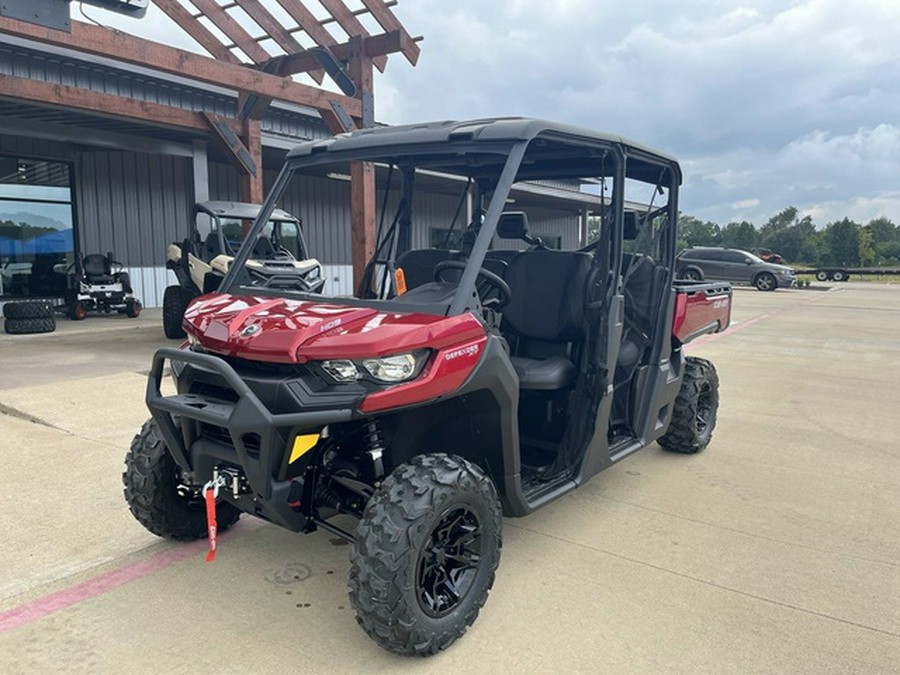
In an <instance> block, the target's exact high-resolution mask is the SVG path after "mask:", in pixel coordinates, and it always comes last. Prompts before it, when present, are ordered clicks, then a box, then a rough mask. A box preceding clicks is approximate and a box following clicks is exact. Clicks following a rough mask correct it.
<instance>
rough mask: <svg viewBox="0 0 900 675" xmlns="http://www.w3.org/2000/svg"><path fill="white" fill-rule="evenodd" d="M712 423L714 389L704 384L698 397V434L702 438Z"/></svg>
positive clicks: (707, 383) (706, 383)
mask: <svg viewBox="0 0 900 675" xmlns="http://www.w3.org/2000/svg"><path fill="white" fill-rule="evenodd" d="M711 421H712V388H711V387H710V386H709V382H704V383H703V385H702V386H701V387H700V394H699V395H698V396H697V434H698V435H700V436H702V435H703V434H705V433H706V430H707V429H709V423H710V422H711Z"/></svg>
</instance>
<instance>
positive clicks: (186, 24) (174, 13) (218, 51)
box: [72, 0, 240, 64]
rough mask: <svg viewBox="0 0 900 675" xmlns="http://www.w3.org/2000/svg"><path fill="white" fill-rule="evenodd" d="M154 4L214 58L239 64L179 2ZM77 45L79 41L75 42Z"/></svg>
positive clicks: (170, 0)
mask: <svg viewBox="0 0 900 675" xmlns="http://www.w3.org/2000/svg"><path fill="white" fill-rule="evenodd" d="M153 4H154V5H156V6H157V7H159V8H160V9H161V10H162V11H163V12H165V14H167V15H168V17H169V18H170V19H172V21H174V22H175V23H177V24H178V25H179V26H181V28H182V29H183V30H184V31H185V32H186V33H187V34H188V35H190V36H191V37H192V38H194V40H196V42H197V44H199V45H200V46H201V47H203V49H205V50H206V51H208V52H209V53H210V54H211V55H212V56H213V58H216V59H218V60H219V61H225V62H226V63H234V64H238V63H240V61H239V60H238V58H237V57H236V56H235V55H234V54H232V53H231V51H230V50H229V49H228V48H227V47H226V46H225V45H223V44H222V43H221V42H220V41H219V38H217V37H216V36H215V35H213V34H212V32H210V30H209V29H208V28H207V27H206V26H204V25H203V24H202V23H200V22H199V21H197V20H196V19H194V17H193V16H191V13H190V12H188V11H187V10H186V9H185V8H184V7H183V6H182V5H181V4H180V3H179V2H178V0H153ZM77 25H79V24H78V23H76V22H75V21H73V22H72V33H73V35H74V33H75V26H77ZM75 43H76V44H77V43H78V42H77V40H76V41H75Z"/></svg>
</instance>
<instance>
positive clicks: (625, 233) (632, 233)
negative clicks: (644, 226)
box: [622, 211, 640, 241]
mask: <svg viewBox="0 0 900 675" xmlns="http://www.w3.org/2000/svg"><path fill="white" fill-rule="evenodd" d="M639 221H640V218H638V214H637V211H626V212H625V213H624V214H623V219H622V239H624V240H626V241H634V240H635V239H637V235H638V222H639Z"/></svg>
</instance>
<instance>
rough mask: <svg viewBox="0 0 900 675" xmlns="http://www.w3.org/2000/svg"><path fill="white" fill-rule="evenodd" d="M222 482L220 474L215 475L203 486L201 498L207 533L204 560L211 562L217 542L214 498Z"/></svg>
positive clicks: (214, 557) (217, 494)
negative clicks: (207, 546) (204, 510)
mask: <svg viewBox="0 0 900 675" xmlns="http://www.w3.org/2000/svg"><path fill="white" fill-rule="evenodd" d="M224 484H225V479H224V478H222V477H221V476H216V477H215V478H214V479H213V480H211V481H209V482H208V483H207V484H206V485H204V486H203V499H204V500H205V501H206V531H207V532H208V533H209V551H208V552H207V554H206V562H213V561H214V560H215V559H216V546H217V542H218V526H217V524H216V498H217V497H218V496H219V488H220V487H221V486H222V485H224Z"/></svg>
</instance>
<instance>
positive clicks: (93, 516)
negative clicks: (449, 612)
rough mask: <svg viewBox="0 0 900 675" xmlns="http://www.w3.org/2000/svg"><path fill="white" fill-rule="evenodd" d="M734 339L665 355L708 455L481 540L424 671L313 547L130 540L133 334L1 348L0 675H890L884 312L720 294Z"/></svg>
mask: <svg viewBox="0 0 900 675" xmlns="http://www.w3.org/2000/svg"><path fill="white" fill-rule="evenodd" d="M104 318H105V317H99V318H97V319H96V321H102V320H103V319H104ZM116 318H117V317H116ZM734 319H735V325H734V329H733V330H732V331H731V332H730V333H729V334H726V335H723V336H716V337H715V338H714V339H711V340H704V341H701V342H700V343H699V344H697V345H695V346H692V347H691V348H690V350H689V351H690V352H692V353H695V354H698V355H702V356H705V357H707V358H710V359H712V360H713V361H714V362H715V363H716V365H717V368H718V370H719V375H720V379H721V383H722V390H721V397H722V403H721V407H720V410H719V424H718V427H717V429H716V433H715V436H714V439H713V442H712V444H711V446H710V447H709V448H708V449H707V451H706V452H704V453H702V454H700V455H697V456H688V457H682V456H673V455H670V454H667V453H664V452H662V451H661V450H660V449H659V448H657V447H656V446H654V447H651V448H648V449H646V450H644V451H642V452H641V453H638V454H637V455H636V456H634V457H632V458H629V459H627V460H625V461H624V462H622V463H621V464H618V465H616V466H615V467H613V468H612V469H610V470H608V471H606V472H604V473H602V474H600V475H598V476H596V477H595V478H594V479H592V481H591V482H590V483H589V484H588V485H586V486H584V487H583V488H582V489H580V490H578V491H576V493H574V494H571V495H569V496H567V497H565V498H563V499H562V500H560V501H558V502H556V503H554V504H552V505H550V506H549V507H547V508H546V509H544V510H542V511H539V512H538V513H536V514H534V515H532V516H529V517H527V518H524V519H515V520H513V519H507V520H505V521H504V547H503V556H502V561H501V565H500V570H499V572H498V577H497V582H496V584H495V586H494V590H493V591H492V593H491V596H490V599H489V601H488V603H487V605H486V606H485V608H484V609H483V611H482V613H481V616H480V617H479V619H478V621H477V622H476V623H475V625H474V626H473V627H472V628H471V629H470V631H469V633H468V634H467V635H466V636H465V637H464V638H463V639H462V640H460V641H459V642H458V643H457V644H456V645H454V646H453V647H452V648H451V649H450V650H449V651H448V652H447V653H445V654H442V655H439V656H437V657H434V658H431V659H427V660H418V659H416V660H411V659H402V658H398V657H394V656H392V655H390V654H387V653H386V652H383V651H382V650H380V649H379V648H378V647H377V646H375V644H374V643H372V642H371V641H370V640H369V639H368V638H367V637H366V636H365V635H364V634H363V633H362V631H361V630H359V629H358V628H357V627H356V625H355V621H354V619H353V611H352V609H351V608H350V606H349V602H348V600H347V594H346V574H347V570H348V568H349V564H348V561H347V551H348V548H347V546H346V545H344V544H343V542H341V541H340V540H337V539H335V538H334V537H333V536H332V535H329V534H328V533H324V532H319V533H316V534H313V535H310V536H305V537H304V536H298V535H293V534H291V533H289V532H286V531H284V530H281V529H279V528H277V527H275V526H271V525H268V524H264V523H260V522H258V521H252V520H250V519H247V518H244V519H242V520H241V522H240V523H239V524H238V525H237V526H236V527H235V528H234V530H233V531H232V532H231V533H229V534H228V535H227V536H226V537H224V538H223V540H222V542H221V545H220V550H219V557H218V558H217V560H216V562H215V563H213V564H205V563H204V562H203V550H204V548H203V546H202V543H201V544H197V545H187V546H183V545H181V546H179V545H173V544H170V543H168V542H163V541H161V540H159V539H157V538H156V537H154V536H152V535H150V534H149V533H147V532H146V531H144V530H143V529H142V528H141V527H140V525H139V524H138V523H137V522H136V521H134V519H133V518H132V517H131V515H130V514H129V512H128V509H127V507H126V505H125V503H124V501H123V500H122V496H121V482H120V479H119V475H120V473H121V470H122V459H123V457H124V453H125V451H126V449H127V446H128V443H129V442H130V439H131V437H132V436H133V434H134V433H135V432H136V431H137V429H138V428H139V426H140V424H141V422H142V421H143V420H144V419H145V418H146V417H147V413H146V410H145V409H144V407H143V401H142V398H143V388H144V376H143V372H145V371H146V369H147V368H148V367H149V359H150V355H151V354H152V351H153V349H154V348H155V347H156V346H160V345H163V344H173V343H172V342H171V341H167V340H165V339H164V338H163V337H162V334H161V328H160V326H159V322H158V317H153V316H152V315H149V316H146V317H144V316H142V317H141V318H140V319H138V320H137V322H136V323H134V324H131V325H128V324H126V323H120V322H117V323H115V324H114V323H113V320H114V317H109V322H108V323H107V324H105V325H103V330H99V329H98V330H89V331H88V330H84V331H83V329H87V328H95V327H99V326H101V324H99V323H95V324H94V325H93V326H91V325H90V324H89V322H90V321H91V320H92V319H91V318H89V319H88V320H86V321H85V322H84V324H79V325H78V327H77V332H73V333H70V334H66V333H62V332H60V333H55V334H51V335H47V336H37V339H32V340H29V339H27V338H25V337H24V336H16V339H13V336H5V337H4V338H2V339H0V359H2V361H0V362H2V363H3V364H4V365H3V370H2V372H0V405H2V406H3V407H4V408H3V409H5V410H7V411H11V412H13V413H14V415H0V457H2V459H3V464H4V468H3V472H2V475H3V478H4V483H5V485H4V490H3V497H2V504H3V514H4V516H3V523H4V527H3V531H4V540H5V544H6V545H5V546H4V547H3V548H2V549H0V570H3V571H2V572H0V672H3V673H16V672H22V673H46V672H67V673H71V672H84V673H98V672H101V673H119V672H148V671H155V672H176V673H180V672H184V673H188V672H190V673H213V672H219V671H235V672H238V671H243V672H265V671H276V670H277V671H281V670H285V669H292V670H294V671H296V672H302V673H305V672H309V673H313V672H317V673H319V672H348V673H352V672H363V671H365V672H372V673H377V672H387V671H392V672H398V671H399V672H444V671H456V670H460V671H465V672H471V673H482V672H484V673H498V672H534V673H537V672H600V671H606V672H617V673H618V672H625V673H631V672H633V673H646V672H692V673H693V672H708V673H731V672H734V673H738V672H740V673H747V672H754V673H773V672H784V673H798V672H808V673H823V672H834V673H847V672H859V673H877V672H885V673H887V672H897V664H898V663H900V565H898V562H897V561H898V560H900V555H898V554H900V451H898V449H897V444H896V440H897V436H898V432H900V422H898V418H897V415H896V409H897V401H898V400H900V380H898V375H900V372H898V370H897V363H898V362H900V341H898V340H897V338H896V336H897V335H898V334H900V287H896V286H879V285H874V284H863V283H859V284H856V283H852V282H851V283H848V284H840V285H836V287H835V289H834V290H832V291H831V292H822V293H817V292H813V291H778V292H776V293H760V292H757V291H753V290H746V289H741V290H736V292H735V316H734ZM62 323H63V322H61V324H62ZM28 419H37V420H40V423H37V422H31V421H27V420H28Z"/></svg>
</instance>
